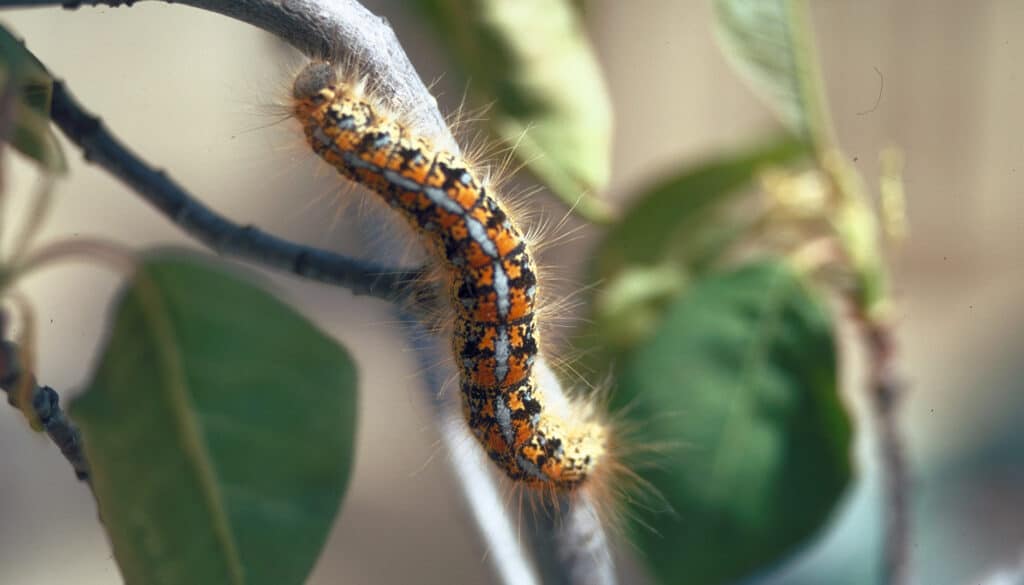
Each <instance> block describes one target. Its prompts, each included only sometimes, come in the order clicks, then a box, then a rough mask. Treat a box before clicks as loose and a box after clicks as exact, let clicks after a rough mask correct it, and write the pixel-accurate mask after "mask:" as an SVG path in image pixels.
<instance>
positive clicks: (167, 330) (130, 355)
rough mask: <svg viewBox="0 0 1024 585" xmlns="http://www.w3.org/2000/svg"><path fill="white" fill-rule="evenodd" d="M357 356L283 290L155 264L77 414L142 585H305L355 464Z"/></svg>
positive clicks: (127, 304) (122, 310)
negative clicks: (283, 296) (276, 293)
mask: <svg viewBox="0 0 1024 585" xmlns="http://www.w3.org/2000/svg"><path fill="white" fill-rule="evenodd" d="M355 392H356V374H355V367H354V365H353V363H352V360H351V358H350V357H349V355H348V353H347V352H346V351H345V350H344V349H342V348H341V347H339V346H338V345H337V344H336V343H335V342H334V341H332V340H331V339H329V338H327V337H325V336H324V334H323V333H321V332H320V331H318V330H317V329H316V328H315V327H313V326H312V325H311V324H310V323H309V322H307V321H306V320H305V319H304V318H302V317H301V316H299V315H298V314H297V313H295V311H293V310H292V309H290V308H289V307H287V306H285V305H283V304H282V303H281V302H280V301H278V300H276V299H274V298H273V297H271V296H270V295H268V294H267V293H265V292H263V291H261V290H259V289H256V288H254V287H253V286H251V285H249V284H246V283H244V282H243V281H240V280H237V279H236V278H234V277H232V276H228V275H226V274H224V273H222V272H219V271H217V270H214V269H211V268H209V267H205V266H203V265H202V264H196V263H194V262H192V261H188V260H185V259H180V258H179V259H175V258H173V257H166V256H165V257H162V258H155V259H151V260H149V261H147V262H145V263H144V264H142V265H141V266H140V267H139V269H138V272H137V274H136V276H135V278H134V280H133V281H132V282H131V283H130V285H129V287H128V289H127V291H126V292H125V294H124V296H123V297H122V298H121V300H120V302H119V304H118V306H117V309H116V318H115V322H114V327H113V331H112V333H111V336H110V340H109V342H108V344H107V347H106V349H105V350H104V352H103V357H102V358H101V360H100V365H99V368H98V369H97V371H96V373H95V377H94V378H93V380H92V381H91V382H90V383H89V386H88V389H87V391H86V392H85V394H84V395H82V396H81V397H80V398H78V399H77V400H75V401H74V403H73V405H72V408H71V415H72V417H73V418H74V419H75V421H76V422H78V423H79V424H80V425H81V427H82V431H83V434H84V437H85V444H86V447H87V453H86V454H87V456H88V459H89V462H90V464H91V466H92V472H93V478H94V479H93V487H94V490H95V493H96V497H97V499H98V500H99V505H100V511H101V514H102V517H103V522H104V525H105V527H106V529H107V533H108V534H109V536H110V540H111V542H112V544H113V548H114V554H115V556H116V558H117V562H118V564H119V565H120V567H121V572H122V574H123V576H124V578H125V581H126V583H128V584H130V585H134V584H143V583H144V584H146V585H160V584H174V585H178V584H180V583H232V584H243V583H244V584H246V585H249V584H267V585H288V584H298V583H303V582H304V580H305V578H306V577H307V575H308V574H309V572H310V570H311V569H312V567H313V563H314V562H315V560H316V558H317V555H318V554H319V552H320V549H321V547H322V546H323V543H324V541H325V539H326V537H327V534H328V530H329V529H330V527H331V523H332V521H333V519H334V517H335V514H336V513H337V510H338V508H339V505H340V502H341V498H342V496H343V495H344V491H345V486H346V484H347V482H348V477H349V472H350V470H351V466H352V457H353V453H352V448H353V435H354V432H355V417H356V393H355Z"/></svg>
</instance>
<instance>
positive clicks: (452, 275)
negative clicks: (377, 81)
mask: <svg viewBox="0 0 1024 585" xmlns="http://www.w3.org/2000/svg"><path fill="white" fill-rule="evenodd" d="M292 97H293V100H294V101H293V110H292V113H293V115H294V116H295V117H296V118H297V119H298V120H299V122H300V123H301V124H302V126H303V129H304V131H305V135H306V139H307V141H308V142H309V145H310V146H311V147H312V148H313V150H314V151H315V152H316V153H317V154H318V155H319V156H320V157H321V158H323V159H324V160H325V161H326V162H328V163H329V164H330V165H332V166H334V167H335V168H336V169H337V171H338V172H339V173H340V174H342V175H343V176H344V177H346V178H347V179H350V180H352V181H355V182H357V183H359V184H361V185H363V186H365V187H367V188H368V189H370V190H372V191H374V192H375V193H377V194H378V195H380V196H381V197H382V198H383V199H384V201H385V202H387V203H388V204H389V205H390V206H391V207H392V208H394V209H396V210H397V211H398V212H399V213H401V214H402V215H403V216H404V217H405V218H406V219H407V220H408V222H409V223H410V224H411V225H413V226H414V227H415V228H416V229H417V230H418V231H419V232H420V233H422V234H423V236H424V238H425V240H426V241H427V242H429V245H430V246H431V247H432V248H433V249H434V251H435V252H436V255H437V257H438V258H439V259H440V261H441V263H442V264H443V265H444V267H445V269H446V272H447V275H448V279H449V290H450V291H451V302H452V306H453V309H454V314H455V317H454V318H455V323H454V328H453V336H452V349H453V352H454V356H455V363H456V365H457V367H458V369H459V376H460V389H461V394H462V403H463V412H464V414H465V416H466V420H467V423H468V424H469V427H470V428H471V430H472V432H473V434H474V436H476V438H477V439H478V440H479V442H480V444H481V445H482V446H483V448H484V449H485V450H486V452H487V453H488V455H489V456H490V458H491V459H492V460H493V461H494V462H496V463H497V464H498V465H499V466H500V467H501V469H503V470H504V472H505V473H506V474H507V475H508V476H509V477H510V478H512V479H513V480H515V481H517V482H521V483H522V484H524V485H527V486H532V487H537V488H542V489H546V490H551V491H555V492H563V491H569V490H573V489H575V488H578V487H580V486H582V485H584V483H585V482H586V480H587V478H588V477H590V476H592V475H593V474H594V471H595V469H598V468H599V466H600V465H601V464H602V462H603V461H604V460H605V459H606V458H607V456H608V445H607V442H608V436H607V432H606V429H605V428H604V426H602V425H601V424H600V423H599V422H598V421H594V420H589V417H587V416H585V415H584V414H580V415H579V417H574V418H583V419H584V420H567V419H565V418H562V417H560V416H559V415H558V414H556V413H554V412H552V409H550V408H546V406H545V396H544V389H543V388H542V387H541V385H540V384H539V377H538V376H537V375H535V371H534V370H535V364H536V361H537V360H538V357H539V349H538V347H539V343H538V342H539V333H538V329H537V319H536V306H535V305H536V299H537V286H538V285H537V269H536V266H535V263H534V261H533V258H532V257H531V254H530V250H529V249H528V246H527V243H526V241H525V240H524V238H523V235H522V232H521V231H520V229H519V227H518V226H517V225H516V224H515V223H514V222H513V220H512V219H511V218H510V217H509V215H508V213H507V212H506V210H505V208H504V207H503V206H502V205H501V203H500V202H499V201H498V200H497V199H496V198H495V197H494V195H493V194H491V193H489V192H488V190H487V189H486V187H485V186H484V185H483V184H482V183H481V182H480V180H479V178H478V177H477V176H476V175H475V174H474V172H473V171H472V170H471V169H470V168H469V167H468V165H467V164H466V163H465V162H464V161H463V160H461V159H460V158H459V157H456V156H453V155H452V154H450V153H447V152H444V151H438V150H435V149H434V148H433V147H432V145H431V144H430V143H429V141H428V140H426V139H424V138H421V137H418V136H416V135H415V133H414V132H413V130H412V129H411V128H409V127H407V126H404V125H402V124H401V123H399V122H398V121H396V120H393V119H389V118H388V117H387V116H385V115H383V113H382V112H381V111H380V109H379V108H375V107H374V105H373V104H371V103H370V102H369V101H368V100H366V99H365V98H363V97H362V96H361V95H360V92H359V91H357V90H356V89H355V88H354V87H353V86H352V85H349V84H346V83H344V82H342V81H341V80H340V79H339V76H338V74H337V72H336V69H335V67H334V66H333V65H331V64H329V63H326V62H314V63H311V64H309V65H307V66H306V67H305V68H304V69H303V70H302V71H301V72H300V73H299V74H298V76H297V77H296V78H295V82H294V85H293V89H292ZM580 410H582V409H580Z"/></svg>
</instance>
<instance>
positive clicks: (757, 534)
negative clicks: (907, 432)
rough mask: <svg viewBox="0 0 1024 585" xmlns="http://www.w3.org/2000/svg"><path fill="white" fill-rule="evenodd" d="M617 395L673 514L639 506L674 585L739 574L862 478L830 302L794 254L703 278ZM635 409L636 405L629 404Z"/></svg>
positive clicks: (777, 552)
mask: <svg viewBox="0 0 1024 585" xmlns="http://www.w3.org/2000/svg"><path fill="white" fill-rule="evenodd" d="M616 386H617V390H616V393H615V396H614V403H615V405H616V406H617V407H619V408H622V409H624V411H625V412H627V413H628V414H627V417H628V419H629V421H627V423H628V422H630V421H636V423H637V428H638V435H639V436H638V437H637V438H636V440H637V442H638V443H639V445H640V446H641V447H642V446H644V445H648V446H651V447H660V448H661V453H660V454H659V455H658V458H657V460H655V461H653V462H651V463H652V465H651V468H650V469H643V468H638V469H636V471H638V472H639V473H640V475H641V476H642V477H643V478H644V479H645V480H647V481H649V482H650V483H651V485H652V486H653V487H654V488H655V489H657V490H658V492H660V495H661V496H662V497H663V498H664V499H665V501H666V503H667V504H669V505H671V506H672V508H673V509H674V512H675V513H674V514H670V513H658V514H652V513H650V512H645V511H638V512H637V514H638V516H639V518H640V520H642V521H643V522H645V523H649V524H650V527H649V528H648V527H646V526H641V525H639V523H638V524H637V526H635V527H634V528H635V530H634V531H633V532H634V533H633V536H634V538H635V542H636V543H637V544H638V545H639V547H640V549H641V550H642V551H643V552H644V554H645V557H646V558H647V560H648V562H649V563H650V566H651V568H652V569H653V572H654V573H655V574H656V575H657V576H658V577H659V578H660V580H661V581H662V582H663V583H689V584H692V585H712V584H721V583H731V582H734V580H736V579H738V578H740V577H743V576H745V575H749V574H750V573H751V572H753V571H755V570H756V569H758V568H763V567H765V566H766V565H768V564H771V563H774V562H777V561H778V560H780V558H781V557H783V556H785V555H787V554H790V553H792V552H793V551H794V550H796V548H797V547H798V546H800V545H801V544H805V543H806V542H807V541H808V539H809V538H810V537H811V536H812V535H813V534H814V533H815V532H817V531H818V530H820V529H821V528H822V526H823V525H824V524H825V522H826V521H827V520H828V518H829V515H830V513H831V512H832V510H833V509H834V508H835V506H836V504H837V502H838V500H839V497H840V495H841V493H842V492H843V490H844V488H845V487H846V485H847V483H848V482H849V480H850V473H851V471H850V422H849V419H848V415H847V413H846V411H845V410H844V408H843V405H842V404H841V403H840V400H839V396H838V394H837V390H836V355H835V348H834V344H833V338H832V325H831V322H830V318H829V313H828V312H827V311H826V309H825V307H824V306H822V304H821V303H820V301H819V300H818V299H817V298H816V297H815V296H814V295H813V294H812V293H811V292H810V291H809V290H808V289H807V288H805V286H804V284H803V283H802V282H801V281H800V279H799V277H798V276H797V275H795V274H794V273H793V272H792V270H791V269H790V268H789V267H788V266H787V265H785V264H781V263H777V262H761V263H756V264H749V265H746V266H744V267H742V268H740V269H738V270H736V271H734V272H729V273H724V274H719V275H714V276H711V277H709V278H706V279H704V280H702V281H700V282H697V283H695V284H694V285H693V286H692V287H691V288H690V289H689V290H688V292H687V293H686V294H685V295H683V296H682V297H681V298H680V299H679V300H678V301H677V302H676V303H675V305H674V306H672V307H671V309H670V310H669V311H668V312H667V314H666V315H665V317H664V319H663V321H662V322H661V325H660V327H659V329H658V331H657V332H656V334H655V335H654V337H653V338H652V339H651V340H650V341H649V342H647V343H645V344H644V345H642V346H640V347H638V348H637V349H636V350H635V351H633V352H632V353H631V354H630V355H629V356H627V358H626V359H625V362H624V363H623V367H622V369H621V374H620V376H619V378H618V379H617V381H616ZM627 407H628V408H627Z"/></svg>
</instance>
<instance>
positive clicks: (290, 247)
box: [50, 81, 418, 300]
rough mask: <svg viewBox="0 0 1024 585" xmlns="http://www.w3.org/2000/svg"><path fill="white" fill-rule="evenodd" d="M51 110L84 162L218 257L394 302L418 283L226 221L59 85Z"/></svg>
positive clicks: (411, 276)
mask: <svg viewBox="0 0 1024 585" xmlns="http://www.w3.org/2000/svg"><path fill="white" fill-rule="evenodd" d="M50 110H51V116H52V118H53V121H54V123H56V124H57V127H58V128H60V129H61V132H63V133H64V135H65V136H67V137H68V139H69V140H70V141H71V142H73V143H74V144H76V145H78V146H79V147H80V148H81V149H82V152H83V153H84V154H85V158H86V160H88V161H90V162H92V163H95V164H97V165H99V166H101V167H103V168H104V169H106V170H107V171H108V172H109V173H110V174H112V175H114V176H115V177H117V178H118V179H120V180H121V181H123V182H124V183H125V184H126V185H128V186H129V187H131V188H132V190H134V191H135V192H136V193H138V194H139V195H141V196H142V198H143V199H145V200H146V201H148V202H149V203H151V204H152V205H153V206H154V207H155V208H156V209H157V210H158V211H160V212H161V213H162V214H163V215H165V216H167V217H168V218H169V219H170V220H171V221H172V222H174V223H175V224H176V225H178V227H180V228H181V229H183V230H184V231H185V232H187V233H188V234H189V235H191V236H193V237H195V238H196V239H198V240H199V241H200V242H202V243H204V244H206V245H207V246H209V247H210V248H212V249H213V250H214V251H216V252H218V253H220V254H224V255H227V256H235V257H238V258H243V259H246V260H251V261H254V262H257V263H259V264H262V265H264V266H269V267H272V268H276V269H279V270H284V271H286V272H290V273H292V274H296V275H298V276H301V277H303V278H308V279H311V280H316V281H319V282H325V283H329V284H336V285H340V286H344V287H346V288H348V289H349V290H351V291H352V292H353V293H355V294H365V295H371V296H376V297H379V298H384V299H388V300H398V299H404V298H407V297H409V296H410V295H411V294H413V293H414V292H415V290H414V289H415V287H414V286H413V285H412V284H411V283H415V282H416V281H417V276H418V273H417V272H416V271H407V270H398V269H395V268H390V267H385V266H379V265H376V264H373V263H370V262H366V261H362V260H356V259H353V258H348V257H346V256H341V255H339V254H335V253H333V252H329V251H327V250H321V249H318V248H314V247H311V246H305V245H302V244H297V243H295V242H290V241H288V240H284V239H281V238H278V237H276V236H272V235H270V234H267V233H265V232H263V231H261V230H260V229H259V228H256V227H254V226H251V225H238V224H236V223H233V222H231V221H230V220H228V219H227V218H225V217H224V216H222V215H220V214H218V213H217V212H216V211H214V210H212V209H210V208H209V207H207V206H206V205H204V204H203V203H201V202H200V201H199V200H198V199H196V198H195V197H193V196H192V195H190V194H189V193H188V192H186V191H185V190H184V189H183V188H182V187H181V186H179V185H178V184H177V183H176V182H175V181H174V180H173V179H171V178H170V177H168V176H167V174H166V173H164V172H162V171H158V170H156V169H154V168H152V167H151V166H149V165H148V164H146V163H145V162H144V161H142V160H141V159H140V158H139V157H137V156H136V155H135V154H134V153H133V152H132V151H130V150H129V149H128V148H126V147H125V146H124V145H123V144H121V143H120V142H119V141H118V140H117V138H115V137H114V136H113V135H112V134H111V133H110V132H109V131H108V130H107V129H106V128H105V127H104V125H103V123H102V122H101V121H100V120H99V119H98V118H96V117H94V116H92V115H90V114H89V113H88V112H86V111H85V110H84V109H83V108H82V106H81V105H80V104H79V103H78V102H77V101H75V98H74V97H73V96H72V95H71V93H70V92H69V91H68V90H67V88H66V87H65V85H64V84H63V83H61V82H59V81H56V82H54V84H53V102H52V105H51V108H50Z"/></svg>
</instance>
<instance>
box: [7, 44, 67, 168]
mask: <svg viewBox="0 0 1024 585" xmlns="http://www.w3.org/2000/svg"><path fill="white" fill-rule="evenodd" d="M52 91H53V79H52V78H51V77H50V74H49V72H47V71H46V68H45V67H43V64H42V63H40V62H39V60H38V59H36V58H35V57H34V56H33V55H32V53H30V52H29V51H28V50H27V49H26V48H25V45H24V44H23V43H22V42H21V41H19V40H18V39H17V38H15V37H14V36H13V35H11V33H10V32H9V31H8V30H7V29H6V28H4V27H3V26H0V139H6V141H7V142H10V144H11V146H13V147H14V148H15V149H16V150H18V152H20V153H22V154H24V155H25V156H27V157H29V158H30V159H32V160H34V161H36V162H38V163H39V164H40V166H42V168H43V170H44V171H45V172H48V173H55V174H64V173H65V172H67V162H66V161H65V160H64V154H63V152H62V151H61V148H60V143H59V142H57V137H56V136H55V135H54V133H53V130H52V129H51V128H50V98H51V95H52Z"/></svg>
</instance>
